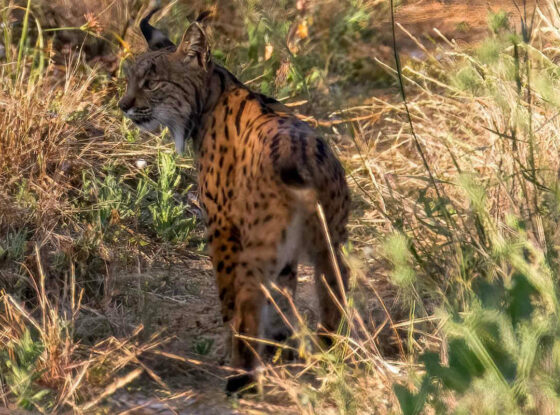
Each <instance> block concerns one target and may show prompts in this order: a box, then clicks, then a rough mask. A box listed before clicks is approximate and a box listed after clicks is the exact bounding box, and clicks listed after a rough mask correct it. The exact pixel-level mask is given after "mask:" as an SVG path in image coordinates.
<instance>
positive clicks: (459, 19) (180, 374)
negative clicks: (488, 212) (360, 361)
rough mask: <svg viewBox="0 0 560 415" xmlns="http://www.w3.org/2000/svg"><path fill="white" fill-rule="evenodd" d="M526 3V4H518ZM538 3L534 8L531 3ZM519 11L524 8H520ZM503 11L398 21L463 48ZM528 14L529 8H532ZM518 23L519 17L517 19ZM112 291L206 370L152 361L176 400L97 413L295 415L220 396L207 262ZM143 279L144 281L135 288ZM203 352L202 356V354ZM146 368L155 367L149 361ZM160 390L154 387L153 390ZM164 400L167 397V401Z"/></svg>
mask: <svg viewBox="0 0 560 415" xmlns="http://www.w3.org/2000/svg"><path fill="white" fill-rule="evenodd" d="M521 3H522V2H521ZM529 3H534V2H528V4H529ZM521 7H522V6H521ZM498 9H504V10H506V11H508V12H511V13H512V14H513V15H519V13H518V11H517V10H516V7H515V5H514V4H513V2H512V1H508V0H499V1H485V0H476V1H473V0H471V1H460V0H442V1H433V0H420V1H416V2H409V3H407V4H406V5H404V6H402V7H400V8H399V9H398V12H397V14H396V19H397V21H398V22H399V23H401V24H402V25H403V26H404V27H405V28H406V29H407V30H409V31H410V32H411V33H413V34H414V35H415V36H417V37H418V38H419V39H420V40H421V41H423V42H425V43H426V44H427V45H428V47H429V45H430V44H432V41H431V40H430V39H435V40H436V42H437V41H438V40H437V39H436V34H435V32H434V30H433V28H438V29H439V30H440V31H441V32H442V33H443V34H444V35H445V36H446V37H448V38H449V39H455V40H456V41H457V42H458V43H459V44H461V43H463V44H465V43H468V44H473V43H476V42H477V41H479V40H480V39H482V38H483V36H484V35H485V34H486V33H487V15H488V11H489V10H493V11H496V10H498ZM528 10H532V8H530V7H528ZM512 21H513V22H518V21H519V19H518V18H513V19H512ZM399 37H400V42H401V43H400V46H401V47H402V48H403V50H404V51H405V52H407V51H408V53H411V52H413V51H414V50H415V49H416V48H415V46H414V43H413V42H412V41H410V40H409V39H407V38H406V37H405V36H403V35H402V33H401V34H399ZM116 277H117V279H118V281H119V283H118V285H117V286H116V287H115V289H116V290H117V295H116V298H117V300H118V298H119V295H120V294H118V293H119V292H122V293H123V295H124V294H125V293H126V290H127V289H134V288H135V286H139V285H141V291H142V292H143V293H144V298H143V301H142V302H141V304H138V305H137V307H139V309H140V311H141V312H140V315H141V316H142V318H141V321H137V322H135V323H139V322H141V323H143V324H144V325H145V326H146V330H145V331H146V333H151V332H154V331H157V330H158V329H161V328H165V329H166V330H165V334H164V335H171V336H172V340H171V341H170V342H169V343H168V344H167V345H166V346H165V347H164V348H163V350H164V351H165V352H168V353H172V354H176V355H178V356H182V357H187V358H192V359H194V360H196V361H200V362H203V364H202V365H197V364H194V363H192V362H191V363H188V362H180V361H178V360H175V359H172V358H169V359H168V360H165V359H164V360H163V361H162V359H161V358H158V359H157V360H154V362H151V363H153V365H152V366H151V367H152V368H154V369H156V370H157V373H158V374H159V375H160V376H162V378H164V379H165V382H166V383H167V384H168V386H169V388H170V390H172V391H173V392H174V394H171V395H170V394H169V392H164V391H163V390H161V388H160V387H159V386H157V385H156V384H155V383H154V382H151V381H149V380H148V379H146V382H140V383H141V384H139V385H136V386H135V387H134V388H129V389H127V390H124V391H121V392H118V393H116V394H115V395H114V396H112V397H111V398H110V399H109V401H108V402H107V404H106V406H104V407H103V408H100V413H111V414H113V413H122V414H125V413H126V414H177V413H178V414H201V415H213V414H216V415H218V414H220V415H221V414H246V413H247V414H248V413H251V414H256V413H263V414H268V413H282V414H288V413H293V408H289V407H288V406H282V405H278V404H277V405H272V404H268V403H264V402H261V401H259V399H247V400H240V401H234V400H232V399H229V398H227V397H226V395H225V394H224V393H223V388H224V385H225V377H226V376H227V372H226V371H224V370H223V369H221V368H220V367H219V365H218V364H219V362H220V361H221V360H222V358H223V356H224V352H225V350H224V330H223V327H222V324H221V318H220V313H219V304H218V295H217V293H216V289H215V285H214V279H213V275H212V269H211V264H210V261H209V259H208V258H207V257H204V256H200V257H198V258H195V259H188V260H185V261H182V262H181V263H177V264H173V265H165V266H161V265H154V266H153V267H151V268H148V269H145V270H141V271H140V273H138V272H136V273H131V274H127V273H120V274H119V275H117V276H116ZM138 281H140V282H138ZM297 303H298V304H299V307H300V309H302V311H303V312H304V313H305V314H307V315H309V316H310V319H311V320H313V319H315V318H316V314H317V311H316V310H317V309H316V300H315V296H314V288H313V281H312V277H311V270H310V269H308V268H302V269H301V270H300V274H299V287H298V299H297ZM201 352H203V353H201ZM147 363H148V364H150V362H149V359H148V362H147ZM154 385H155V386H154ZM166 395H167V396H166Z"/></svg>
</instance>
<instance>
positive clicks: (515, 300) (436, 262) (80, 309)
mask: <svg viewBox="0 0 560 415" xmlns="http://www.w3.org/2000/svg"><path fill="white" fill-rule="evenodd" d="M99 2H100V3H99V5H100V7H99V10H103V9H104V8H105V7H106V6H108V2H107V3H104V0H99ZM33 3H34V2H30V4H31V6H29V5H28V7H27V8H24V9H22V10H21V15H20V17H14V16H16V12H15V8H14V7H12V6H10V5H8V3H7V2H4V3H2V2H0V5H1V6H2V7H3V11H2V13H0V19H2V21H3V23H4V24H5V27H6V29H5V30H4V31H3V42H4V43H5V45H6V56H7V57H6V62H5V64H3V65H2V66H1V67H0V72H1V73H0V104H1V105H2V108H3V112H1V113H0V131H3V132H4V133H3V134H2V135H0V289H1V290H2V291H0V307H2V312H1V313H0V368H1V371H0V398H1V400H0V402H3V404H7V405H9V407H10V408H16V407H18V408H23V409H29V410H35V411H40V412H42V413H55V412H56V411H57V410H59V409H61V408H63V409H66V410H75V411H85V410H88V409H90V408H96V407H97V406H99V405H100V404H101V402H102V400H103V399H104V398H106V397H107V396H110V395H111V394H112V393H113V392H115V391H116V390H117V389H119V388H120V387H122V386H123V385H130V384H131V383H132V382H138V383H136V385H140V384H141V383H142V382H152V383H150V385H152V386H153V385H155V383H157V384H158V386H157V387H158V388H162V390H165V391H166V393H168V394H170V393H171V392H170V389H169V387H168V385H166V384H165V381H166V379H161V378H160V377H159V375H158V374H157V373H155V372H154V371H153V370H152V369H150V367H149V364H148V363H146V362H147V361H146V362H145V361H144V360H142V361H141V360H139V359H138V356H140V355H141V354H145V353H150V350H152V349H153V348H155V347H156V346H159V345H160V343H159V342H160V341H159V340H158V338H156V337H152V334H153V333H152V332H150V333H143V334H142V335H140V333H142V328H141V327H138V328H137V329H133V328H132V327H135V326H136V324H135V323H139V322H141V321H142V319H143V318H144V317H146V316H145V315H146V314H150V315H149V316H148V318H146V326H147V327H149V328H150V331H152V330H153V331H154V332H155V331H156V330H157V329H158V328H159V327H158V326H157V323H156V321H157V318H152V317H153V316H152V315H151V314H154V316H155V315H156V314H157V313H155V311H156V310H152V309H148V308H147V306H145V304H144V300H145V298H147V296H149V295H151V294H154V293H157V294H158V297H157V298H158V301H159V300H161V302H159V303H158V306H159V305H161V307H167V305H166V303H165V302H164V300H166V299H170V298H171V299H172V300H173V301H175V303H174V304H178V303H186V304H189V301H190V299H191V297H196V298H197V299H198V298H200V297H201V296H207V298H208V301H217V299H213V300H211V299H212V298H213V297H212V296H211V295H210V294H208V293H207V292H206V290H205V289H203V288H201V287H200V286H199V284H200V282H199V281H194V282H192V281H190V275H189V274H188V272H187V275H185V276H184V277H185V278H186V279H187V280H188V283H186V285H185V287H186V288H185V290H186V291H185V290H183V291H185V298H186V300H185V299H181V300H176V299H174V298H173V297H172V295H167V292H166V293H165V294H166V295H163V294H161V293H162V292H163V291H161V289H163V287H165V288H166V289H169V290H170V291H169V292H175V291H176V289H177V288H178V287H168V286H169V285H172V284H177V282H176V281H175V280H172V279H165V278H162V279H161V281H153V282H152V283H151V284H152V285H153V287H152V285H150V286H148V285H146V284H144V285H142V284H143V281H145V280H143V279H142V278H141V276H142V275H141V274H142V272H146V271H145V270H146V269H148V268H149V266H151V265H152V264H154V263H155V264H156V265H161V266H163V267H173V266H175V265H174V264H176V263H178V262H177V261H178V258H183V257H184V256H185V249H187V250H189V251H190V252H189V253H188V255H190V256H193V257H196V258H197V261H198V262H196V264H197V265H196V266H199V265H200V264H201V263H205V264H207V262H204V261H206V259H205V257H204V256H203V255H201V254H200V252H199V248H200V238H201V233H202V225H201V224H200V223H199V221H198V220H197V219H196V218H197V213H196V212H197V207H196V203H193V202H192V195H193V194H194V193H195V192H196V189H195V188H194V187H193V186H194V183H195V177H194V173H193V160H192V156H191V154H190V153H187V156H184V157H183V156H176V155H175V154H174V152H173V148H172V144H168V143H167V141H166V133H163V134H162V136H153V135H146V134H144V133H139V132H138V131H137V130H136V129H135V128H134V127H133V126H132V125H130V124H129V123H128V121H126V120H124V119H123V118H122V115H121V114H120V113H119V112H118V110H117V108H116V102H117V96H118V94H119V91H122V88H123V80H122V77H121V74H120V68H121V67H122V60H123V59H124V58H125V57H128V56H129V53H130V50H135V51H140V50H142V48H143V44H142V42H141V41H140V40H139V38H138V37H137V36H136V35H134V34H133V33H132V31H131V30H129V29H126V30H125V29H124V28H123V27H115V26H114V25H115V24H116V23H115V22H116V21H119V22H121V21H124V20H122V19H117V18H116V17H115V16H120V14H121V13H125V14H126V13H130V15H131V16H136V17H135V19H136V21H137V20H138V18H139V16H140V15H142V13H144V12H145V10H146V7H143V8H140V6H141V5H140V4H137V3H136V2H125V3H123V4H124V5H123V6H122V7H123V8H124V9H112V8H109V9H107V10H108V11H107V12H106V14H105V15H103V14H100V15H99V16H97V15H95V16H93V17H92V16H90V17H88V19H86V21H85V22H84V18H83V15H77V16H76V15H73V16H72V15H70V16H69V17H68V19H70V21H69V24H68V25H66V24H65V26H68V27H66V29H65V30H66V31H65V32H64V33H79V34H81V35H83V36H85V42H86V47H84V50H83V52H82V53H81V54H80V53H77V54H76V55H74V56H73V57H71V58H70V57H67V59H66V58H65V59H66V61H64V59H62V62H66V63H61V60H60V59H61V56H63V55H62V51H61V50H58V49H56V48H57V47H58V45H59V44H58V43H56V42H57V40H58V39H59V36H61V34H62V28H60V27H51V26H49V18H48V16H49V15H48V13H47V11H48V4H47V3H44V2H38V3H37V5H35V4H33ZM194 3H195V4H193V5H190V4H189V5H185V4H184V3H182V2H171V3H170V4H169V5H168V6H166V7H165V8H164V10H163V11H162V13H161V20H160V22H159V23H158V25H163V26H164V27H165V26H167V27H168V28H169V31H170V32H171V36H172V38H175V39H176V38H178V37H179V36H180V35H181V32H182V31H183V30H184V27H185V22H186V21H187V20H188V18H189V17H192V16H193V15H194V14H195V13H194V9H197V8H199V7H200V8H202V7H203V6H205V5H206V2H194ZM203 3H204V4H203ZM234 3H235V6H236V10H234V11H231V13H233V14H228V13H230V12H223V14H222V15H218V16H217V17H216V21H215V22H214V23H213V27H214V29H213V35H212V36H213V37H212V38H213V43H214V44H215V45H216V48H215V50H214V53H215V58H216V59H218V60H220V61H222V62H224V63H225V64H226V65H228V67H230V68H231V69H232V70H234V72H236V74H238V75H239V77H240V78H241V79H242V80H244V81H249V82H251V86H252V87H253V88H255V89H257V90H260V91H263V92H265V93H269V94H274V95H275V96H277V97H279V98H281V99H283V100H285V101H286V102H288V103H290V102H292V103H294V102H295V103H297V107H296V108H297V109H298V110H300V111H302V112H304V113H307V114H309V115H311V116H312V117H313V120H316V121H318V122H319V125H320V127H319V130H320V132H321V133H322V134H323V135H325V136H326V137H327V138H328V139H329V141H330V143H331V145H332V146H333V148H335V151H336V153H337V154H338V155H339V157H340V158H341V159H342V161H343V163H344V165H345V167H346V170H347V173H348V179H349V182H350V185H351V187H352V193H353V197H352V199H353V208H354V209H353V212H354V213H353V216H352V220H351V224H350V227H349V228H350V234H351V238H350V242H349V245H348V247H347V249H346V250H345V251H346V253H347V255H346V257H347V260H348V262H349V264H350V268H351V270H352V279H351V289H350V290H349V292H348V307H347V309H346V310H345V316H346V321H345V323H344V324H343V325H342V326H341V330H340V333H339V334H338V336H337V337H336V341H335V342H334V344H333V345H332V347H330V348H328V349H325V348H324V347H321V344H320V343H319V342H318V339H317V338H316V336H315V334H314V328H313V321H312V320H313V319H309V318H308V316H307V315H305V314H304V313H301V312H299V313H298V312H297V310H295V311H296V313H295V315H296V319H297V330H296V335H295V338H294V339H293V342H292V343H291V344H290V346H284V348H285V349H287V350H286V352H288V351H289V352H290V353H289V354H295V355H297V356H298V359H299V360H298V361H296V362H293V361H289V360H286V361H284V353H280V352H278V353H277V354H276V356H275V360H276V365H275V366H272V365H269V366H266V367H265V368H264V369H263V376H262V379H261V381H260V387H261V388H263V390H264V391H265V394H264V395H262V399H263V400H264V402H265V403H267V404H268V403H269V404H271V405H272V404H278V403H280V404H281V405H283V406H281V408H282V410H286V411H288V410H292V411H293V412H296V413H308V414H314V413H329V411H330V413H345V414H359V413H370V412H371V408H376V410H377V411H378V412H379V413H395V412H399V411H400V412H402V413H405V414H417V413H423V412H428V413H431V412H435V413H459V414H461V413H474V414H477V413H481V414H482V413H485V414H486V413H554V412H556V411H557V410H558V408H559V407H560V401H559V399H560V392H559V391H560V384H559V383H558V379H560V326H559V325H558V315H559V313H560V308H559V307H560V298H559V296H558V288H557V287H558V283H559V281H558V279H559V274H558V273H559V270H560V266H559V261H558V258H559V248H558V247H559V246H560V228H559V225H558V224H559V220H560V191H559V188H560V186H559V182H558V180H559V179H558V177H559V176H558V171H560V161H559V157H558V149H559V148H560V144H559V142H558V137H560V119H559V117H558V116H557V114H558V111H559V110H560V101H559V100H558V98H557V97H558V96H560V71H558V67H557V65H556V62H557V61H558V51H557V48H556V47H555V44H556V43H557V42H558V41H559V40H560V14H559V13H558V10H560V4H558V3H557V2H555V1H554V0H549V1H547V2H545V4H542V5H541V12H542V13H540V14H539V13H537V14H536V15H535V16H536V17H535V18H534V20H533V18H532V9H531V8H528V9H527V13H524V14H523V16H521V17H522V19H523V27H524V30H523V31H520V29H519V28H516V27H518V26H519V25H515V24H513V23H514V22H515V21H516V20H514V19H519V16H517V17H515V18H514V17H513V16H512V15H508V14H507V13H505V12H498V13H496V14H490V15H489V18H488V36H487V38H486V39H485V40H483V41H482V42H480V43H478V44H477V45H474V46H471V47H468V48H467V47H461V46H457V45H456V44H455V43H453V42H451V41H450V40H449V39H445V38H442V37H441V36H439V35H437V34H434V39H436V40H437V42H435V43H434V44H433V45H431V46H430V48H428V49H426V50H425V51H424V53H425V54H426V59H425V60H423V61H417V60H409V59H407V58H406V53H407V50H404V51H401V54H400V57H401V59H402V66H401V67H399V68H398V70H396V69H395V64H394V61H393V60H392V58H393V57H392V55H391V54H387V52H386V51H387V48H386V46H389V47H390V46H391V44H390V42H389V43H386V42H387V39H386V38H384V37H382V36H378V35H377V34H376V33H377V29H378V28H380V27H382V23H381V21H382V20H383V19H382V18H381V17H382V16H388V11H389V9H388V7H387V4H386V2H385V3H383V2H377V1H354V0H347V1H346V0H345V1H342V2H335V1H331V0H324V1H321V2H320V4H319V3H317V4H314V2H311V3H312V4H311V6H309V5H308V6H307V7H308V9H302V10H297V8H296V5H297V3H298V2H295V1H282V2H272V1H268V0H267V1H249V2H241V1H239V2H237V1H236V2H234ZM144 6H145V5H144ZM76 10H78V9H76ZM220 10H222V11H223V10H229V9H227V5H225V4H224V3H222V2H219V9H218V12H220ZM286 10H288V11H287V12H286ZM73 12H74V11H73V10H70V11H68V13H70V14H71V13H73ZM139 12H140V13H139ZM76 13H77V12H76ZM232 16H235V17H236V19H234V18H233V17H232ZM14 18H16V20H17V19H19V20H17V21H18V22H19V23H18V24H12V23H11V22H13V19H14ZM72 19H73V20H72ZM132 20H134V19H132ZM231 22H235V24H234V25H232V23H231ZM467 24H470V23H468V22H465V25H467ZM117 25H118V24H117ZM383 27H385V26H383ZM465 27H466V26H465ZM395 28H396V30H397V31H398V30H400V29H399V28H398V27H395ZM407 29H408V30H409V31H410V33H412V36H414V33H415V32H414V30H413V29H414V28H407ZM115 34H117V35H118V37H117V36H116V35H115ZM398 34H399V36H400V35H403V36H406V33H404V32H398ZM80 39H81V40H83V39H84V38H80ZM119 39H120V40H119ZM97 41H103V42H109V43H110V45H111V48H112V56H113V57H114V65H113V66H112V67H111V64H110V63H109V64H106V65H109V66H103V65H105V64H99V65H95V64H94V63H92V60H91V59H89V58H90V57H87V56H86V53H87V50H88V47H89V45H91V44H92V43H94V42H97ZM411 41H412V44H414V41H417V39H415V38H414V39H411ZM383 42H385V43H384V45H383V46H384V47H383V48H382V47H380V46H379V45H380V44H381V43H383ZM397 46H398V47H401V45H400V44H397ZM369 65H372V67H375V71H374V72H371V71H369V72H371V73H374V74H375V76H374V79H370V78H368V77H365V75H364V73H365V72H368V68H369ZM364 68H365V69H364ZM383 71H384V72H383ZM380 85H381V86H383V87H384V88H385V89H384V93H383V94H382V95H379V94H378V93H377V92H378V91H374V88H377V87H379V86H380ZM399 86H402V88H403V90H404V91H403V92H404V93H403V94H400V95H399V93H398V92H399V91H398V89H397V87H399ZM356 91H358V92H356ZM380 96H382V97H381V98H380ZM403 97H404V98H405V99H406V104H407V108H406V109H405V108H404V107H403V102H402V98H403ZM301 102H305V104H303V106H302V104H301ZM366 102H367V104H366ZM144 164H145V165H144ZM147 264H150V265H149V266H148V265H147ZM181 269H186V267H185V268H181ZM122 274H127V275H133V277H132V278H128V279H126V281H127V282H126V283H125V282H124V280H125V278H124V277H123V276H122ZM130 281H132V282H130ZM125 284H130V285H125ZM152 291H153V292H152ZM205 298H206V297H205ZM150 301H151V300H150ZM154 301H155V300H154ZM150 304H151V305H150V307H153V301H151V302H150ZM152 311H153V313H152ZM158 311H161V310H158ZM191 317H193V316H186V318H191ZM148 320H149V324H148ZM133 323H134V324H133ZM89 327H95V329H94V330H90V329H88V328H89ZM203 329H204V330H206V328H205V327H203ZM83 333H86V334H85V335H84V334H83ZM172 334H177V335H178V336H181V335H182V333H172ZM213 334H215V333H205V332H201V333H200V335H199V334H198V333H197V334H196V335H193V337H192V338H190V337H189V338H186V339H183V340H184V341H185V342H186V343H185V344H188V345H189V347H190V349H189V352H188V353H187V352H185V354H186V355H187V356H188V354H189V353H193V354H194V355H195V356H194V358H193V359H191V360H188V359H190V358H189V357H186V358H185V357H181V356H178V357H177V356H175V358H177V359H178V360H181V359H184V360H182V362H184V361H187V362H194V361H196V362H198V363H197V365H198V366H197V367H204V368H206V366H205V365H206V363H205V362H204V363H201V362H199V361H198V360H197V359H198V358H200V359H202V358H205V359H206V358H208V360H209V361H210V360H212V359H213V358H214V354H215V353H217V351H218V350H219V346H220V344H219V342H215V341H214V337H211V336H212V335H213ZM129 338H130V339H129ZM215 343H216V344H215ZM160 357H161V355H160ZM167 358H173V357H169V356H168V357H167ZM158 359H159V357H158ZM161 359H164V358H163V357H161ZM185 359H186V360H185ZM159 362H160V363H161V360H159ZM214 363H215V362H214ZM208 368H213V366H212V365H209V366H208ZM205 370H206V369H205ZM208 370H210V369H208ZM142 373H143V374H145V376H144V377H143V378H145V379H143V380H142V381H140V380H139V379H140V378H139V376H140V374H142ZM152 389H153V388H152ZM256 401H258V400H256ZM251 402H252V401H251V400H244V401H242V402H239V403H237V405H239V406H240V407H241V408H242V409H243V410H244V409H247V410H249V409H251V408H252V407H251V405H252V403H251ZM232 405H235V404H232Z"/></svg>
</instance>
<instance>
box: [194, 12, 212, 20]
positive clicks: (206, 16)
mask: <svg viewBox="0 0 560 415" xmlns="http://www.w3.org/2000/svg"><path fill="white" fill-rule="evenodd" d="M213 14H214V12H213V11H212V10H205V11H203V12H202V13H200V14H199V15H198V17H197V18H196V20H195V21H196V22H197V23H204V22H205V21H206V20H208V19H209V18H212V17H213Z"/></svg>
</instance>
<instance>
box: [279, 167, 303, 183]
mask: <svg viewBox="0 0 560 415" xmlns="http://www.w3.org/2000/svg"><path fill="white" fill-rule="evenodd" d="M280 179H281V180H282V182H283V183H284V184H286V185H288V186H292V187H300V188H301V187H305V186H306V183H305V180H304V179H303V177H302V175H301V174H300V173H299V171H298V169H297V167H284V168H282V169H281V170H280Z"/></svg>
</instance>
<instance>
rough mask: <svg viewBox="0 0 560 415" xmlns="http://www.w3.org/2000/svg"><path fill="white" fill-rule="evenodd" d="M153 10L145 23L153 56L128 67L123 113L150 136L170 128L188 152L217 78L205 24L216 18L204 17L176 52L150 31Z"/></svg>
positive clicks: (142, 24)
mask: <svg viewBox="0 0 560 415" xmlns="http://www.w3.org/2000/svg"><path fill="white" fill-rule="evenodd" d="M156 11H157V9H155V10H152V11H151V12H150V13H149V14H148V15H147V16H146V17H145V18H144V19H142V21H141V22H140V29H141V31H142V34H143V35H144V37H145V38H146V41H147V43H148V49H149V50H148V51H147V52H144V53H143V54H141V55H139V56H137V57H136V58H135V59H134V60H133V61H132V62H130V63H129V64H128V65H127V66H125V75H126V79H127V87H126V92H125V94H124V95H123V97H122V98H121V100H120V101H119V108H120V109H121V110H122V111H123V112H124V113H125V115H126V116H127V117H128V118H130V119H131V120H132V121H133V122H134V123H135V124H136V125H138V126H139V127H141V128H144V129H146V130H148V131H154V130H156V129H157V128H158V127H159V126H160V125H162V126H165V127H168V128H169V130H170V131H171V132H172V134H173V136H174V138H175V148H176V150H177V151H178V152H182V151H183V146H184V140H185V139H186V138H188V136H189V135H190V133H191V132H192V129H193V127H194V123H195V122H196V118H197V116H198V115H199V113H200V111H201V110H202V105H203V102H202V99H203V97H204V96H205V93H206V84H207V80H208V77H209V74H210V72H211V66H212V63H211V60H210V50H209V47H208V42H207V38H206V34H205V32H204V29H203V26H202V23H203V21H204V20H205V19H206V18H207V17H208V16H209V15H210V13H209V12H203V13H202V14H201V15H200V16H199V17H198V18H197V19H196V21H195V22H194V23H192V24H191V25H190V26H189V28H188V29H187V30H186V31H185V34H184V35H183V38H182V40H181V43H180V44H179V45H178V46H175V44H173V42H171V41H170V40H169V39H168V38H167V37H166V36H165V35H164V34H163V33H162V32H161V31H159V30H158V29H156V28H154V27H153V26H151V25H150V23H149V20H150V18H151V17H152V15H153V14H154V13H155V12H156Z"/></svg>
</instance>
